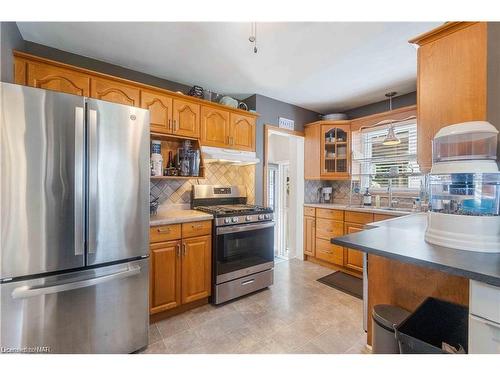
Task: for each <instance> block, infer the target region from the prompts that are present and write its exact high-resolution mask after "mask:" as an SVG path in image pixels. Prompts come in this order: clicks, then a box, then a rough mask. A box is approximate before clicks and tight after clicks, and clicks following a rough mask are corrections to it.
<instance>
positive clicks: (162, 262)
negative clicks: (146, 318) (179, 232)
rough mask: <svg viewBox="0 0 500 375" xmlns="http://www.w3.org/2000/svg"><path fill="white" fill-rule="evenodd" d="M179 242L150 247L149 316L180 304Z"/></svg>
mask: <svg viewBox="0 0 500 375" xmlns="http://www.w3.org/2000/svg"><path fill="white" fill-rule="evenodd" d="M180 256H181V241H180V240H179V241H170V242H162V243H157V244H153V245H151V257H150V262H151V271H150V288H149V295H150V297H149V309H150V313H151V314H155V313H158V312H161V311H165V310H168V309H171V308H174V307H177V306H179V305H180V304H181V258H180Z"/></svg>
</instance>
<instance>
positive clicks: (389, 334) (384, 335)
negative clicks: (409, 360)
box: [372, 305, 410, 354]
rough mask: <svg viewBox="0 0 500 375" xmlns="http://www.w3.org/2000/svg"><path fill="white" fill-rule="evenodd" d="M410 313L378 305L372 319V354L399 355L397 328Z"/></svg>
mask: <svg viewBox="0 0 500 375" xmlns="http://www.w3.org/2000/svg"><path fill="white" fill-rule="evenodd" d="M408 315H410V312H409V311H406V310H405V309H402V308H400V307H397V306H393V305H376V306H374V307H373V312H372V317H373V324H372V352H373V353H374V354H399V346H398V342H397V340H396V336H395V326H396V325H398V324H399V323H401V322H402V321H403V320H405V319H406V318H407V317H408Z"/></svg>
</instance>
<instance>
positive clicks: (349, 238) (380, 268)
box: [331, 213, 500, 344]
mask: <svg viewBox="0 0 500 375" xmlns="http://www.w3.org/2000/svg"><path fill="white" fill-rule="evenodd" d="M426 225H427V217H426V214H422V213H420V214H414V215H409V216H404V217H400V218H395V219H390V220H385V221H381V222H377V223H372V224H369V225H367V228H370V229H368V230H365V231H362V232H358V233H353V234H349V235H346V236H342V237H335V238H332V239H331V242H332V243H333V244H336V245H341V246H346V247H347V246H348V247H350V248H354V249H357V250H361V251H363V252H365V253H367V254H368V270H367V274H368V311H369V319H368V344H371V311H372V308H373V306H374V305H377V304H382V303H389V304H393V305H396V306H400V307H402V308H405V309H407V310H409V311H413V310H415V308H416V307H417V306H418V305H419V304H420V303H421V302H422V301H423V300H424V299H425V298H426V297H428V296H433V297H436V298H440V299H443V300H447V301H451V302H455V303H459V304H462V305H467V306H469V305H470V304H471V302H472V301H473V300H474V301H475V303H476V302H478V303H482V302H488V301H480V299H475V298H474V297H473V295H475V293H472V292H473V291H472V290H471V296H472V297H469V285H471V287H474V288H475V290H478V287H481V286H482V285H484V286H485V287H486V288H489V290H492V292H491V294H490V297H489V298H488V300H489V302H490V303H493V304H496V305H493V307H492V309H493V314H494V316H493V318H491V319H490V316H487V318H488V319H490V320H492V321H495V319H497V316H500V302H499V301H500V299H499V297H498V296H499V295H500V288H499V287H500V253H481V252H472V251H463V250H456V249H451V248H446V247H442V246H436V245H432V244H429V243H427V242H425V240H424V233H425V229H426ZM469 282H470V283H469ZM478 293H479V294H480V293H481V292H480V291H479V292H478ZM483 300H484V298H483ZM474 309H477V306H474V307H473V306H470V310H471V311H473V310H474ZM481 309H482V308H480V310H481ZM478 314H481V315H480V316H484V314H483V313H481V312H478Z"/></svg>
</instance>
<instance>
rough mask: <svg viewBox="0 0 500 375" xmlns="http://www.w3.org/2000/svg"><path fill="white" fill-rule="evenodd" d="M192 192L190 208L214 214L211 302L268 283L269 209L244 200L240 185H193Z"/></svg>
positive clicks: (271, 255)
mask: <svg viewBox="0 0 500 375" xmlns="http://www.w3.org/2000/svg"><path fill="white" fill-rule="evenodd" d="M192 194H193V196H192V198H193V199H192V207H193V208H194V209H196V210H199V211H203V212H208V213H210V214H212V215H214V225H213V236H212V238H213V262H212V264H213V266H212V302H213V303H214V304H219V303H223V302H226V301H229V300H231V299H233V298H237V297H240V296H243V295H245V294H248V293H251V292H254V291H256V290H259V289H262V288H266V287H268V286H269V285H272V283H273V267H274V221H273V210H272V209H271V208H269V207H262V206H255V205H249V204H247V196H246V189H245V188H244V187H242V186H220V185H194V186H193V192H192Z"/></svg>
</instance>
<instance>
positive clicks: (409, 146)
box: [352, 119, 422, 191]
mask: <svg viewBox="0 0 500 375" xmlns="http://www.w3.org/2000/svg"><path fill="white" fill-rule="evenodd" d="M389 126H390V123H386V124H382V125H379V126H374V127H368V128H364V129H363V128H362V129H361V130H359V131H353V132H352V177H353V179H354V180H358V181H359V183H360V188H361V189H362V191H364V190H365V189H366V188H369V189H370V190H372V191H377V190H384V191H385V190H386V189H387V187H388V185H389V180H392V187H393V190H399V191H415V190H419V189H420V186H421V181H422V176H421V175H420V168H419V166H418V163H417V137H418V133H417V120H416V119H411V120H406V121H400V122H396V123H393V126H394V132H395V134H396V137H397V138H399V140H400V141H401V142H400V143H399V144H397V145H390V146H389V145H384V144H383V141H384V138H385V136H386V135H387V131H388V129H389Z"/></svg>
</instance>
